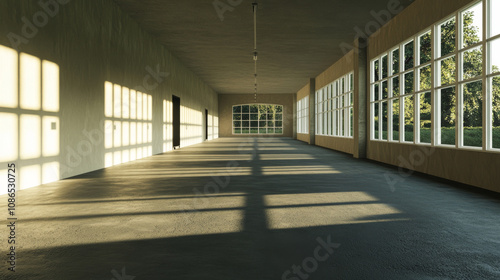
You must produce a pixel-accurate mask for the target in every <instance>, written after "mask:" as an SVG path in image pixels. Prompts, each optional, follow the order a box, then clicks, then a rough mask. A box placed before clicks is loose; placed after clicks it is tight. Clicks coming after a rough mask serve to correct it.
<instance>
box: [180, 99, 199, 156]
mask: <svg viewBox="0 0 500 280" xmlns="http://www.w3.org/2000/svg"><path fill="white" fill-rule="evenodd" d="M202 122H203V116H202V113H201V112H200V111H197V110H194V109H191V108H189V107H186V106H181V146H184V147H186V146H190V145H193V144H197V143H200V142H202V140H203V139H202V135H203V127H202Z"/></svg>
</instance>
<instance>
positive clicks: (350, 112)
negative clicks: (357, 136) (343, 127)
mask: <svg viewBox="0 0 500 280" xmlns="http://www.w3.org/2000/svg"><path fill="white" fill-rule="evenodd" d="M349 114H350V122H349V127H350V134H349V136H350V137H352V136H353V135H354V109H353V108H350V111H349Z"/></svg>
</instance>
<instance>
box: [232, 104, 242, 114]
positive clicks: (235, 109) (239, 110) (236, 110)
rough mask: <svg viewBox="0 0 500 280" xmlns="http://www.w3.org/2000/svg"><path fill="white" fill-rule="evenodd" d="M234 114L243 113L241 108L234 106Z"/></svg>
mask: <svg viewBox="0 0 500 280" xmlns="http://www.w3.org/2000/svg"><path fill="white" fill-rule="evenodd" d="M233 113H241V106H233Z"/></svg>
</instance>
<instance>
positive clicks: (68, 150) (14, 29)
mask: <svg viewBox="0 0 500 280" xmlns="http://www.w3.org/2000/svg"><path fill="white" fill-rule="evenodd" d="M66 2H67V3H66ZM54 3H57V8H58V11H56V10H55V9H54V7H52V10H53V11H54V13H50V14H49V15H47V12H46V11H45V10H44V9H43V8H42V7H41V6H39V4H38V1H15V0H5V1H1V2H0V18H1V19H2V23H1V24H0V34H2V36H0V45H2V46H5V47H8V48H14V47H17V50H18V52H19V53H21V52H23V53H27V54H30V55H33V56H35V57H37V58H39V59H41V60H48V61H51V62H54V63H56V64H57V65H58V66H59V70H60V76H59V79H60V83H59V85H60V104H59V107H60V110H59V112H57V113H56V115H57V117H59V118H60V128H58V129H59V130H60V131H59V134H60V145H59V146H60V149H59V150H60V153H59V155H57V156H55V157H53V158H52V159H53V160H54V161H57V162H58V163H59V164H60V166H61V168H63V169H64V170H61V171H60V174H59V177H61V178H66V177H70V176H74V175H77V174H82V173H85V172H89V171H92V170H96V169H100V168H103V167H104V166H105V153H106V152H107V150H106V149H105V146H104V140H100V141H94V142H92V145H91V146H90V147H87V148H86V149H83V148H82V147H83V146H82V143H87V142H88V141H87V140H88V139H87V137H86V136H85V132H91V131H93V132H100V133H101V136H103V135H102V133H103V131H104V130H105V128H104V125H103V120H104V119H105V116H104V106H105V105H104V104H105V98H104V95H105V93H104V91H105V90H104V88H105V87H104V85H105V82H106V81H109V82H112V83H114V84H118V85H121V86H123V87H128V88H130V89H134V88H138V87H139V88H141V87H142V88H143V89H142V90H143V92H144V93H147V94H149V95H152V100H153V121H152V130H153V132H152V134H153V138H152V142H151V144H150V145H151V152H152V154H157V153H161V152H163V151H164V147H163V145H164V144H165V141H164V140H163V129H164V128H163V125H164V123H163V101H164V100H171V96H172V95H176V96H179V97H180V98H181V106H183V112H184V113H183V116H182V117H181V123H183V125H184V127H188V126H189V127H190V133H189V135H187V134H186V133H184V132H183V133H182V135H183V139H182V142H181V146H186V145H188V144H193V143H197V142H201V141H203V139H204V138H205V137H204V133H205V130H204V127H202V126H201V124H202V123H203V122H204V120H203V119H200V118H204V114H205V109H208V110H209V114H210V116H211V120H210V122H211V123H212V124H213V126H214V127H213V128H211V131H214V133H213V137H216V136H217V126H218V125H217V123H218V119H217V116H218V107H217V106H218V100H217V93H216V92H214V91H213V90H212V89H211V88H210V87H208V86H207V85H206V84H205V83H204V82H203V81H202V80H200V79H199V78H198V77H197V76H196V75H194V74H193V73H192V72H191V71H190V70H189V69H187V68H186V67H184V66H183V64H182V63H181V62H180V61H179V60H178V59H177V58H176V57H175V56H174V55H173V54H172V53H170V52H169V51H168V50H167V49H166V48H165V47H164V46H162V45H160V44H159V43H157V42H156V41H155V40H154V39H153V38H152V36H150V35H149V34H148V33H146V32H145V31H143V30H142V29H141V28H140V27H139V26H138V24H136V22H134V21H133V20H131V19H130V18H129V16H128V15H126V14H124V13H123V12H122V11H121V10H120V9H119V8H118V7H117V6H116V4H115V3H114V2H113V1H111V0H92V1H84V0H73V1H62V0H58V2H54ZM49 8H50V7H49ZM49 12H50V10H49ZM34 16H35V19H34ZM44 17H45V18H46V20H45V18H44ZM25 19H27V20H28V21H30V22H31V23H30V24H32V23H33V20H35V25H33V26H34V28H35V29H36V30H35V29H34V28H31V29H30V28H27V27H26V26H27V23H25V21H26V20H25ZM7 34H10V37H8V36H6V35H7ZM12 34H17V35H12ZM16 36H17V37H16ZM9 38H11V39H12V38H17V39H18V40H21V39H19V38H24V39H22V42H21V43H20V44H19V45H17V44H15V43H16V41H12V40H11V39H9ZM13 42H14V44H13ZM13 71H15V70H13ZM157 72H163V73H168V74H163V76H162V75H158V73H157ZM155 73H156V74H155ZM155 76H156V77H155ZM0 110H2V111H5V110H6V109H4V108H0ZM9 112H13V113H15V114H18V115H21V114H23V113H26V111H23V110H22V109H20V108H17V109H12V110H9ZM186 129H187V128H186ZM96 139H97V138H96ZM98 140H99V139H98ZM33 144H34V145H38V144H39V143H33ZM80 148H82V149H83V150H85V151H83V150H82V149H80ZM79 149H80V150H82V151H81V152H80V151H79ZM75 152H76V153H75ZM0 161H1V160H0ZM18 162H19V165H20V168H21V172H22V168H23V167H22V165H27V164H29V165H33V166H34V165H40V164H41V162H42V161H41V159H37V158H34V159H30V160H29V161H21V160H18ZM2 165H3V163H2Z"/></svg>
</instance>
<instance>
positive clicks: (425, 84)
mask: <svg viewBox="0 0 500 280" xmlns="http://www.w3.org/2000/svg"><path fill="white" fill-rule="evenodd" d="M419 80H420V88H419V90H427V89H430V88H431V66H430V65H429V66H426V67H423V68H420V69H419Z"/></svg>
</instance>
